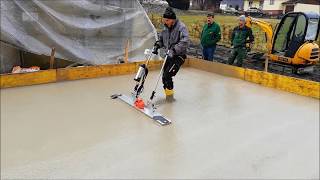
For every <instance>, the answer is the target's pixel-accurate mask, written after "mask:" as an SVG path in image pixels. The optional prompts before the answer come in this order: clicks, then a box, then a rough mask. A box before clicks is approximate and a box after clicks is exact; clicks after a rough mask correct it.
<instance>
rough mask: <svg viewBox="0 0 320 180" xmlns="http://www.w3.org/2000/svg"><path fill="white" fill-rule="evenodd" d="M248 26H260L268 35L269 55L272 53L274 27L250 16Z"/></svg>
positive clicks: (247, 19) (247, 21)
mask: <svg viewBox="0 0 320 180" xmlns="http://www.w3.org/2000/svg"><path fill="white" fill-rule="evenodd" d="M246 25H247V26H248V27H251V26H252V25H256V26H258V27H259V28H260V29H262V30H263V31H264V32H265V33H266V38H267V49H268V53H271V51H272V37H273V29H272V25H271V24H270V23H268V22H265V21H262V20H259V19H256V18H252V17H250V16H248V17H247V18H246Z"/></svg>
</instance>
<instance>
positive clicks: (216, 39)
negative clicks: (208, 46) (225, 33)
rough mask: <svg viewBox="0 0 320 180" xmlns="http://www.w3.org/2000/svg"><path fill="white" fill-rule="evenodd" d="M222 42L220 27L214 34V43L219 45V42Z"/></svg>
mask: <svg viewBox="0 0 320 180" xmlns="http://www.w3.org/2000/svg"><path fill="white" fill-rule="evenodd" d="M220 40H221V30H220V26H219V25H218V26H217V31H216V32H215V33H214V37H213V43H214V44H217V42H219V41H220Z"/></svg>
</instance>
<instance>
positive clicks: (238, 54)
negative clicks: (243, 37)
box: [228, 47, 247, 67]
mask: <svg viewBox="0 0 320 180" xmlns="http://www.w3.org/2000/svg"><path fill="white" fill-rule="evenodd" d="M246 56H247V49H246V48H245V47H238V48H234V49H233V50H232V54H231V56H230V57H229V59H228V64H230V65H232V64H233V63H234V60H235V59H237V62H236V63H235V64H236V66H238V67H241V66H242V63H243V59H245V58H246Z"/></svg>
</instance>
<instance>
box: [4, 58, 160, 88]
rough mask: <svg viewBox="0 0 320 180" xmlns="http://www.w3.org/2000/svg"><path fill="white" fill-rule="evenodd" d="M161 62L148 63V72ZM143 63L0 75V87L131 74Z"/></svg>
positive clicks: (157, 67)
mask: <svg viewBox="0 0 320 180" xmlns="http://www.w3.org/2000/svg"><path fill="white" fill-rule="evenodd" d="M162 62H163V61H150V63H149V66H148V67H149V70H155V69H159V68H160V67H161V65H162ZM142 63H145V62H144V61H143V62H133V63H127V64H110V65H98V66H82V67H71V68H61V69H51V70H43V71H39V72H33V73H20V74H2V75H1V76H0V82H1V87H0V88H10V87H19V86H28V85H36V84H45V83H52V82H59V81H69V80H78V79H88V78H97V77H106V76H114V75H124V74H133V73H135V72H136V71H137V69H138V67H139V65H140V64H142Z"/></svg>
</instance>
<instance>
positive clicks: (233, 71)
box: [188, 58, 245, 79]
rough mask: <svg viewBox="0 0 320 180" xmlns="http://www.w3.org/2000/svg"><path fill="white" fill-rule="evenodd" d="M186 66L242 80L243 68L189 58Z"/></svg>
mask: <svg viewBox="0 0 320 180" xmlns="http://www.w3.org/2000/svg"><path fill="white" fill-rule="evenodd" d="M188 65H189V66H190V67H193V68H197V69H201V70H204V71H207V72H212V73H216V74H221V75H224V76H228V77H234V78H239V79H244V72H245V69H244V68H240V67H236V66H230V65H226V64H222V63H217V62H210V61H205V60H201V59H193V58H189V60H188Z"/></svg>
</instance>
